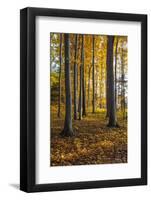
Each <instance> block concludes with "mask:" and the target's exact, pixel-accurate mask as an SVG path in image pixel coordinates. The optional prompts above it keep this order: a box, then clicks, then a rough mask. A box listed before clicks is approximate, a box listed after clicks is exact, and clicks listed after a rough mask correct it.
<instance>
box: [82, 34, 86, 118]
mask: <svg viewBox="0 0 151 200" xmlns="http://www.w3.org/2000/svg"><path fill="white" fill-rule="evenodd" d="M81 51H82V52H81V54H82V55H81V57H82V60H81V62H82V97H83V98H82V100H83V102H82V108H83V109H82V116H86V103H85V102H86V96H85V73H84V35H82V50H81Z"/></svg>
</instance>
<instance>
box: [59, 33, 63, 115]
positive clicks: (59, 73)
mask: <svg viewBox="0 0 151 200" xmlns="http://www.w3.org/2000/svg"><path fill="white" fill-rule="evenodd" d="M59 54H60V59H59V61H60V70H59V98H58V117H60V108H61V65H62V34H61V33H60V53H59Z"/></svg>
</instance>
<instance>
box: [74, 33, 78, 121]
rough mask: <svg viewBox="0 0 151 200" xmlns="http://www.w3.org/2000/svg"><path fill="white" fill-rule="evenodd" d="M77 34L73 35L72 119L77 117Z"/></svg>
mask: <svg viewBox="0 0 151 200" xmlns="http://www.w3.org/2000/svg"><path fill="white" fill-rule="evenodd" d="M77 46H78V45H77V34H76V35H75V54H74V119H75V120H76V119H77V61H76V59H77Z"/></svg>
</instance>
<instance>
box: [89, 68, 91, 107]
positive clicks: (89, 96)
mask: <svg viewBox="0 0 151 200" xmlns="http://www.w3.org/2000/svg"><path fill="white" fill-rule="evenodd" d="M90 78H91V67H90V66H89V71H88V108H89V106H90Z"/></svg>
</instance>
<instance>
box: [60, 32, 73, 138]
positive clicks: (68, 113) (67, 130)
mask: <svg viewBox="0 0 151 200" xmlns="http://www.w3.org/2000/svg"><path fill="white" fill-rule="evenodd" d="M64 40H65V97H66V105H65V122H64V129H63V131H62V132H61V135H62V136H67V137H68V136H72V135H73V129H72V95H71V81H70V50H69V45H70V38H69V34H67V33H66V34H65V35H64Z"/></svg>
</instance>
